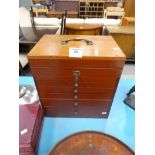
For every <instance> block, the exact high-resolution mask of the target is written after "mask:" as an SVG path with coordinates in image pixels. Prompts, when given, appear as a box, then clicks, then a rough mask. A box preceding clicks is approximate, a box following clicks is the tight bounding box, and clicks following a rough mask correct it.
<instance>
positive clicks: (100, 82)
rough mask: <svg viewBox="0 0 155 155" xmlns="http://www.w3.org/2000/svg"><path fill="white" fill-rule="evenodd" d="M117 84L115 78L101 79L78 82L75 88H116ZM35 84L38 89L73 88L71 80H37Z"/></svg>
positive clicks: (73, 83)
mask: <svg viewBox="0 0 155 155" xmlns="http://www.w3.org/2000/svg"><path fill="white" fill-rule="evenodd" d="M117 82H118V79H117V78H110V77H109V78H104V77H103V78H102V79H96V80H95V79H93V80H92V79H90V80H89V81H88V80H82V79H81V80H79V81H78V85H77V87H78V88H79V89H80V88H83V87H87V88H94V87H97V88H105V89H108V88H114V87H115V86H116V84H117ZM37 83H38V84H39V86H40V87H45V86H49V87H51V89H52V88H53V87H64V88H65V87H74V86H75V81H73V80H57V79H55V80H37Z"/></svg>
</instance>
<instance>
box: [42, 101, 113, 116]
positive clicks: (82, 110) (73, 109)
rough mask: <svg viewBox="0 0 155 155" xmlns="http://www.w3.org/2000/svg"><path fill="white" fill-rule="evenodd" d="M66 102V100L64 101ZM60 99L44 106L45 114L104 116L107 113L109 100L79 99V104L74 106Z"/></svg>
mask: <svg viewBox="0 0 155 155" xmlns="http://www.w3.org/2000/svg"><path fill="white" fill-rule="evenodd" d="M65 103H66V102H65ZM65 103H64V101H62V103H61V104H55V105H54V104H53V105H52V106H44V110H45V115H46V116H54V117H90V118H91V117H94V118H96V117H99V118H104V117H107V116H108V114H109V110H110V109H109V107H110V105H109V104H111V102H110V101H100V100H95V101H92V100H87V101H86V100H81V101H80V103H79V105H77V106H75V105H72V104H70V102H68V104H65Z"/></svg>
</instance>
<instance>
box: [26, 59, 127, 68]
mask: <svg viewBox="0 0 155 155" xmlns="http://www.w3.org/2000/svg"><path fill="white" fill-rule="evenodd" d="M29 63H30V66H31V68H32V67H54V68H60V66H65V67H82V68H83V67H84V68H85V67H92V68H96V67H97V66H98V67H99V68H118V69H122V68H123V66H124V63H125V60H114V59H113V60H106V59H105V60H103V59H97V60H94V58H93V59H92V60H91V59H89V60H88V59H82V60H81V59H77V58H72V59H53V60H52V59H39V58H37V59H30V58H29Z"/></svg>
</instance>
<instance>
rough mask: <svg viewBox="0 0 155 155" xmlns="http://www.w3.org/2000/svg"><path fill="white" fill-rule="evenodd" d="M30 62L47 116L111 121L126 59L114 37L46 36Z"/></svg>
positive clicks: (34, 51) (38, 44)
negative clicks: (109, 116)
mask: <svg viewBox="0 0 155 155" xmlns="http://www.w3.org/2000/svg"><path fill="white" fill-rule="evenodd" d="M67 39H68V40H69V41H65V40H67ZM72 39H73V40H72ZM85 39H86V40H85ZM91 41H92V42H91ZM78 48H80V49H78ZM69 50H70V52H69ZM80 52H82V54H80ZM75 56H78V57H75ZM28 59H29V63H30V67H31V70H32V74H33V77H34V80H35V83H36V87H37V90H38V93H39V97H40V100H41V104H42V106H43V108H44V110H45V115H46V116H53V117H92V118H95V117H99V118H106V117H108V114H109V111H110V108H111V105H112V102H113V98H114V95H115V91H116V88H117V84H118V82H119V79H120V76H121V73H122V69H123V66H124V63H125V59H126V57H125V55H124V53H123V52H122V50H121V49H120V48H119V47H118V45H117V43H116V42H115V41H114V39H113V38H112V37H111V36H89V35H88V36H87V35H86V36H84V35H81V36H80V35H61V36H59V35H44V36H43V37H42V38H41V40H40V41H39V42H38V43H37V44H36V45H35V46H34V48H33V49H32V50H31V51H30V53H29V54H28Z"/></svg>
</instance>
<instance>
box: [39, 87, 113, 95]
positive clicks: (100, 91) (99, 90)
mask: <svg viewBox="0 0 155 155" xmlns="http://www.w3.org/2000/svg"><path fill="white" fill-rule="evenodd" d="M114 90H115V89H104V88H96V87H94V88H87V87H82V88H80V89H74V88H73V87H48V86H43V87H41V86H39V85H38V91H39V95H40V97H42V96H44V95H45V93H46V94H48V95H50V94H58V93H60V94H70V98H72V97H73V96H74V94H77V95H82V94H83V95H85V94H99V95H103V96H106V95H107V96H108V97H110V98H111V97H112V96H113V94H114ZM52 96H53V95H52ZM46 97H47V98H49V97H48V96H47V95H46Z"/></svg>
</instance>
